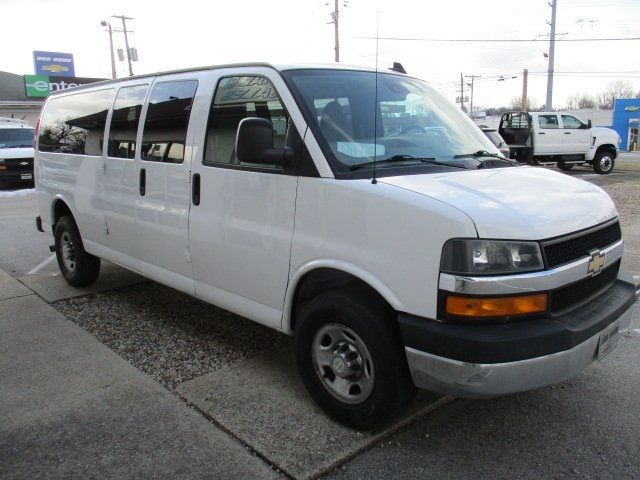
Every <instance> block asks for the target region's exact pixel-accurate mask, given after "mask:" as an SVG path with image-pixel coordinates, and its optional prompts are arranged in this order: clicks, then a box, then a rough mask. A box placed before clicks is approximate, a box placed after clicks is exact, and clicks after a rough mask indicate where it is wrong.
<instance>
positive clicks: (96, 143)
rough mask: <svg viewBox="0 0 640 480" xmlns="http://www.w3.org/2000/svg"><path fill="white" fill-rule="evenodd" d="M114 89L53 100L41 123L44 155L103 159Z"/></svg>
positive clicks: (49, 103)
mask: <svg viewBox="0 0 640 480" xmlns="http://www.w3.org/2000/svg"><path fill="white" fill-rule="evenodd" d="M112 100H113V89H109V90H97V91H92V92H83V93H76V94H74V95H67V96H64V97H57V98H52V99H50V100H49V101H48V102H47V107H46V109H45V111H44V113H43V115H42V120H41V121H40V136H39V137H38V149H39V150H40V151H41V152H56V153H72V154H78V155H102V142H103V140H104V127H105V124H106V122H107V112H108V110H109V107H110V106H111V102H112Z"/></svg>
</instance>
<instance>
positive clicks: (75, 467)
mask: <svg viewBox="0 0 640 480" xmlns="http://www.w3.org/2000/svg"><path fill="white" fill-rule="evenodd" d="M0 352H1V353H0V385H1V388H0V478H3V479H10V478H43V477H46V478H89V477H92V478H95V477H98V478H172V479H173V478H205V477H206V478H275V477H278V473H277V472H276V471H274V470H273V469H272V468H270V467H269V465H268V464H267V463H265V462H264V461H262V460H261V459H260V458H258V457H257V456H255V455H253V454H252V453H251V452H249V451H248V450H247V449H246V448H245V447H243V446H242V445H241V444H240V443H239V442H237V441H236V440H234V439H233V438H232V437H231V436H229V435H227V434H226V433H224V432H223V431H222V430H220V429H219V428H217V427H216V426H215V425H214V424H212V423H211V422H209V421H208V420H207V419H205V418H204V417H203V416H201V415H200V414H198V413H197V412H195V411H194V410H193V409H191V408H189V407H188V406H187V405H186V404H185V403H184V402H182V401H180V400H179V399H178V398H176V397H175V396H174V395H172V394H171V393H170V392H169V391H167V390H166V389H164V388H163V387H162V386H160V385H159V384H157V383H156V382H155V381H153V380H152V379H151V378H150V377H148V376H147V375H145V374H143V373H141V372H140V371H138V370H137V369H136V368H134V367H133V366H132V365H130V364H129V363H127V362H126V361H125V360H123V359H122V358H121V357H119V356H118V355H117V354H115V353H114V352H112V351H111V350H109V349H108V348H107V347H106V346H104V345H103V344H101V343H100V342H98V341H97V340H96V339H95V338H93V337H92V336H91V335H89V334H88V333H87V332H85V331H84V330H82V329H81V328H80V327H78V326H77V325H75V324H74V323H72V322H70V321H69V320H67V319H66V318H64V317H63V316H62V315H61V314H60V313H58V312H57V311H56V310H54V309H53V308H52V307H51V306H49V305H48V304H47V303H46V302H44V301H43V300H41V299H40V298H38V297H37V296H36V295H33V294H32V293H31V291H30V290H29V289H27V288H26V287H24V286H23V285H22V284H20V283H19V282H17V281H16V280H14V279H12V278H11V277H9V276H8V275H6V274H4V273H2V272H0Z"/></svg>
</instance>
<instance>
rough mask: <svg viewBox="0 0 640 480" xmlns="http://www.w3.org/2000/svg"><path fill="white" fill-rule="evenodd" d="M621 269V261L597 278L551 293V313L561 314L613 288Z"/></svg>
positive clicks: (585, 279)
mask: <svg viewBox="0 0 640 480" xmlns="http://www.w3.org/2000/svg"><path fill="white" fill-rule="evenodd" d="M619 269H620V260H618V261H617V262H616V263H614V264H613V265H609V266H608V267H607V268H605V269H604V270H602V272H601V273H600V274H598V275H596V276H595V277H587V278H584V279H582V280H579V281H577V282H575V283H572V284H570V285H567V286H565V287H561V288H558V289H557V290H553V291H551V292H549V310H550V311H551V313H558V312H561V311H563V310H566V309H567V308H569V307H572V306H574V305H577V304H579V303H581V302H582V301H584V300H587V299H588V298H590V297H592V296H593V295H595V294H596V293H598V292H599V291H600V290H604V289H605V288H607V287H609V286H611V285H612V284H613V282H615V281H616V278H618V270H619Z"/></svg>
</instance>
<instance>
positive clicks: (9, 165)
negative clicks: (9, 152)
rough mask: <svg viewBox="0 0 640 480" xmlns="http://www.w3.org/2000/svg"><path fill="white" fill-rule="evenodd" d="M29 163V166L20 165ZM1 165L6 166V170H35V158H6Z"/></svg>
mask: <svg viewBox="0 0 640 480" xmlns="http://www.w3.org/2000/svg"><path fill="white" fill-rule="evenodd" d="M23 162H27V165H20V164H21V163H23ZM0 165H5V166H6V168H5V169H4V170H14V171H15V170H31V169H32V168H33V158H5V159H4V162H2V163H0Z"/></svg>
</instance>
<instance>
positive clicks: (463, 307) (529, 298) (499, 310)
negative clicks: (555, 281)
mask: <svg viewBox="0 0 640 480" xmlns="http://www.w3.org/2000/svg"><path fill="white" fill-rule="evenodd" d="M446 310H447V313H448V314H449V315H453V316H455V317H484V318H486V317H510V316H513V315H528V314H531V313H540V312H544V311H546V310H547V294H546V293H539V294H535V295H519V296H517V297H493V298H486V297H455V296H449V297H447V302H446Z"/></svg>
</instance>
